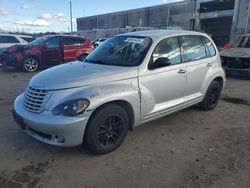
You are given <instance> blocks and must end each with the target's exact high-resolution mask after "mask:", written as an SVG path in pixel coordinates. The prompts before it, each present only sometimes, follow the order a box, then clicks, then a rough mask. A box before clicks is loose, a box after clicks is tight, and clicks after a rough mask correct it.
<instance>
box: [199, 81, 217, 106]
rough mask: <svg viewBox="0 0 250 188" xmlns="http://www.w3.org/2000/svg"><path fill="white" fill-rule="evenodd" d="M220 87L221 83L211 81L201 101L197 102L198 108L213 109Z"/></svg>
mask: <svg viewBox="0 0 250 188" xmlns="http://www.w3.org/2000/svg"><path fill="white" fill-rule="evenodd" d="M221 89H222V85H221V84H220V83H219V82H217V81H215V80H214V81H212V82H211V84H210V85H209V87H208V90H207V92H206V95H205V97H204V99H203V101H202V102H201V103H200V104H199V106H200V108H201V109H203V110H207V111H210V110H213V109H214V108H215V107H216V106H217V104H218V102H219V99H220V94H221Z"/></svg>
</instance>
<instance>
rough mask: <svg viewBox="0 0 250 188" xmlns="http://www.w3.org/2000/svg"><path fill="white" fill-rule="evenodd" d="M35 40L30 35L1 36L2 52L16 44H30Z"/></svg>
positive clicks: (0, 46) (0, 45) (0, 48)
mask: <svg viewBox="0 0 250 188" xmlns="http://www.w3.org/2000/svg"><path fill="white" fill-rule="evenodd" d="M34 39H35V38H34V37H32V36H28V35H14V34H0V50H2V49H4V48H8V47H10V46H13V45H16V44H22V45H25V44H28V43H29V42H31V41H33V40H34Z"/></svg>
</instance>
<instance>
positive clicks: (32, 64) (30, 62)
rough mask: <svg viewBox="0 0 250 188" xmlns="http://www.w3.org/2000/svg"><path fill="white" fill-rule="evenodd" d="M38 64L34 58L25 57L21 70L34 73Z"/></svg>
mask: <svg viewBox="0 0 250 188" xmlns="http://www.w3.org/2000/svg"><path fill="white" fill-rule="evenodd" d="M38 66H39V62H38V60H37V59H36V58H34V57H27V58H26V59H25V61H24V63H23V70H24V71H26V72H35V71H36V70H37V69H38Z"/></svg>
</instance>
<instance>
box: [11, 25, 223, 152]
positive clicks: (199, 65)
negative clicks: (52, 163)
mask: <svg viewBox="0 0 250 188" xmlns="http://www.w3.org/2000/svg"><path fill="white" fill-rule="evenodd" d="M225 81H226V80H225V74H224V71H223V69H222V67H221V61H220V56H219V53H218V50H217V48H216V46H215V44H214V42H213V41H212V40H211V38H210V37H209V36H208V35H206V34H203V33H198V32H192V31H180V30H178V31H175V30H157V31H155V30H154V31H142V32H133V33H127V34H121V35H118V36H115V37H112V38H109V39H108V40H106V41H105V42H104V43H103V45H101V46H100V47H98V48H97V49H96V50H94V51H93V52H92V53H91V54H90V55H89V56H88V57H87V58H86V59H85V60H84V61H75V62H71V63H67V64H63V65H59V66H56V67H53V68H50V69H47V70H45V71H42V72H40V73H39V74H37V75H35V76H34V77H33V78H32V79H31V80H30V81H29V83H28V84H27V87H26V89H25V92H24V93H22V94H21V95H19V96H18V97H17V98H16V100H15V103H14V109H13V115H14V119H15V121H16V122H17V124H18V125H20V127H21V128H22V129H23V130H24V131H25V132H26V133H27V134H29V135H30V136H32V137H33V138H35V139H37V140H40V141H42V142H44V143H47V144H52V145H56V146H76V145H80V144H82V143H85V144H86V146H87V147H88V148H89V149H90V150H91V151H92V152H94V153H97V154H104V153H108V152H111V151H113V150H115V149H116V148H118V147H119V146H120V145H121V143H122V142H123V141H124V139H125V137H126V135H127V132H128V130H132V129H133V128H134V127H135V126H137V125H140V124H143V123H145V122H148V121H151V120H153V119H155V118H159V117H162V116H165V115H167V114H170V113H173V112H176V111H178V110H181V109H183V108H187V107H189V106H192V105H196V104H198V105H199V106H200V108H202V109H204V110H212V109H214V108H215V107H216V105H217V103H218V100H219V98H220V93H221V91H222V89H223V87H224V85H225Z"/></svg>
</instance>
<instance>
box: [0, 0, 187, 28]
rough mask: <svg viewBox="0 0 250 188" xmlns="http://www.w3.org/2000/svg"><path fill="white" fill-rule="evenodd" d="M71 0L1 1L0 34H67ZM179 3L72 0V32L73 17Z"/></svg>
mask: <svg viewBox="0 0 250 188" xmlns="http://www.w3.org/2000/svg"><path fill="white" fill-rule="evenodd" d="M69 1H70V0H0V31H12V32H16V31H18V32H28V33H39V32H46V31H54V32H67V31H68V30H69V28H70V13H69ZM177 1H182V0H105V1H104V0H88V1H85V0H71V2H72V10H73V30H74V31H76V18H79V17H83V16H85V17H86V16H92V15H97V14H104V13H110V12H116V11H122V10H129V9H135V8H142V7H147V6H154V5H161V4H165V3H172V2H177Z"/></svg>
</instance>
